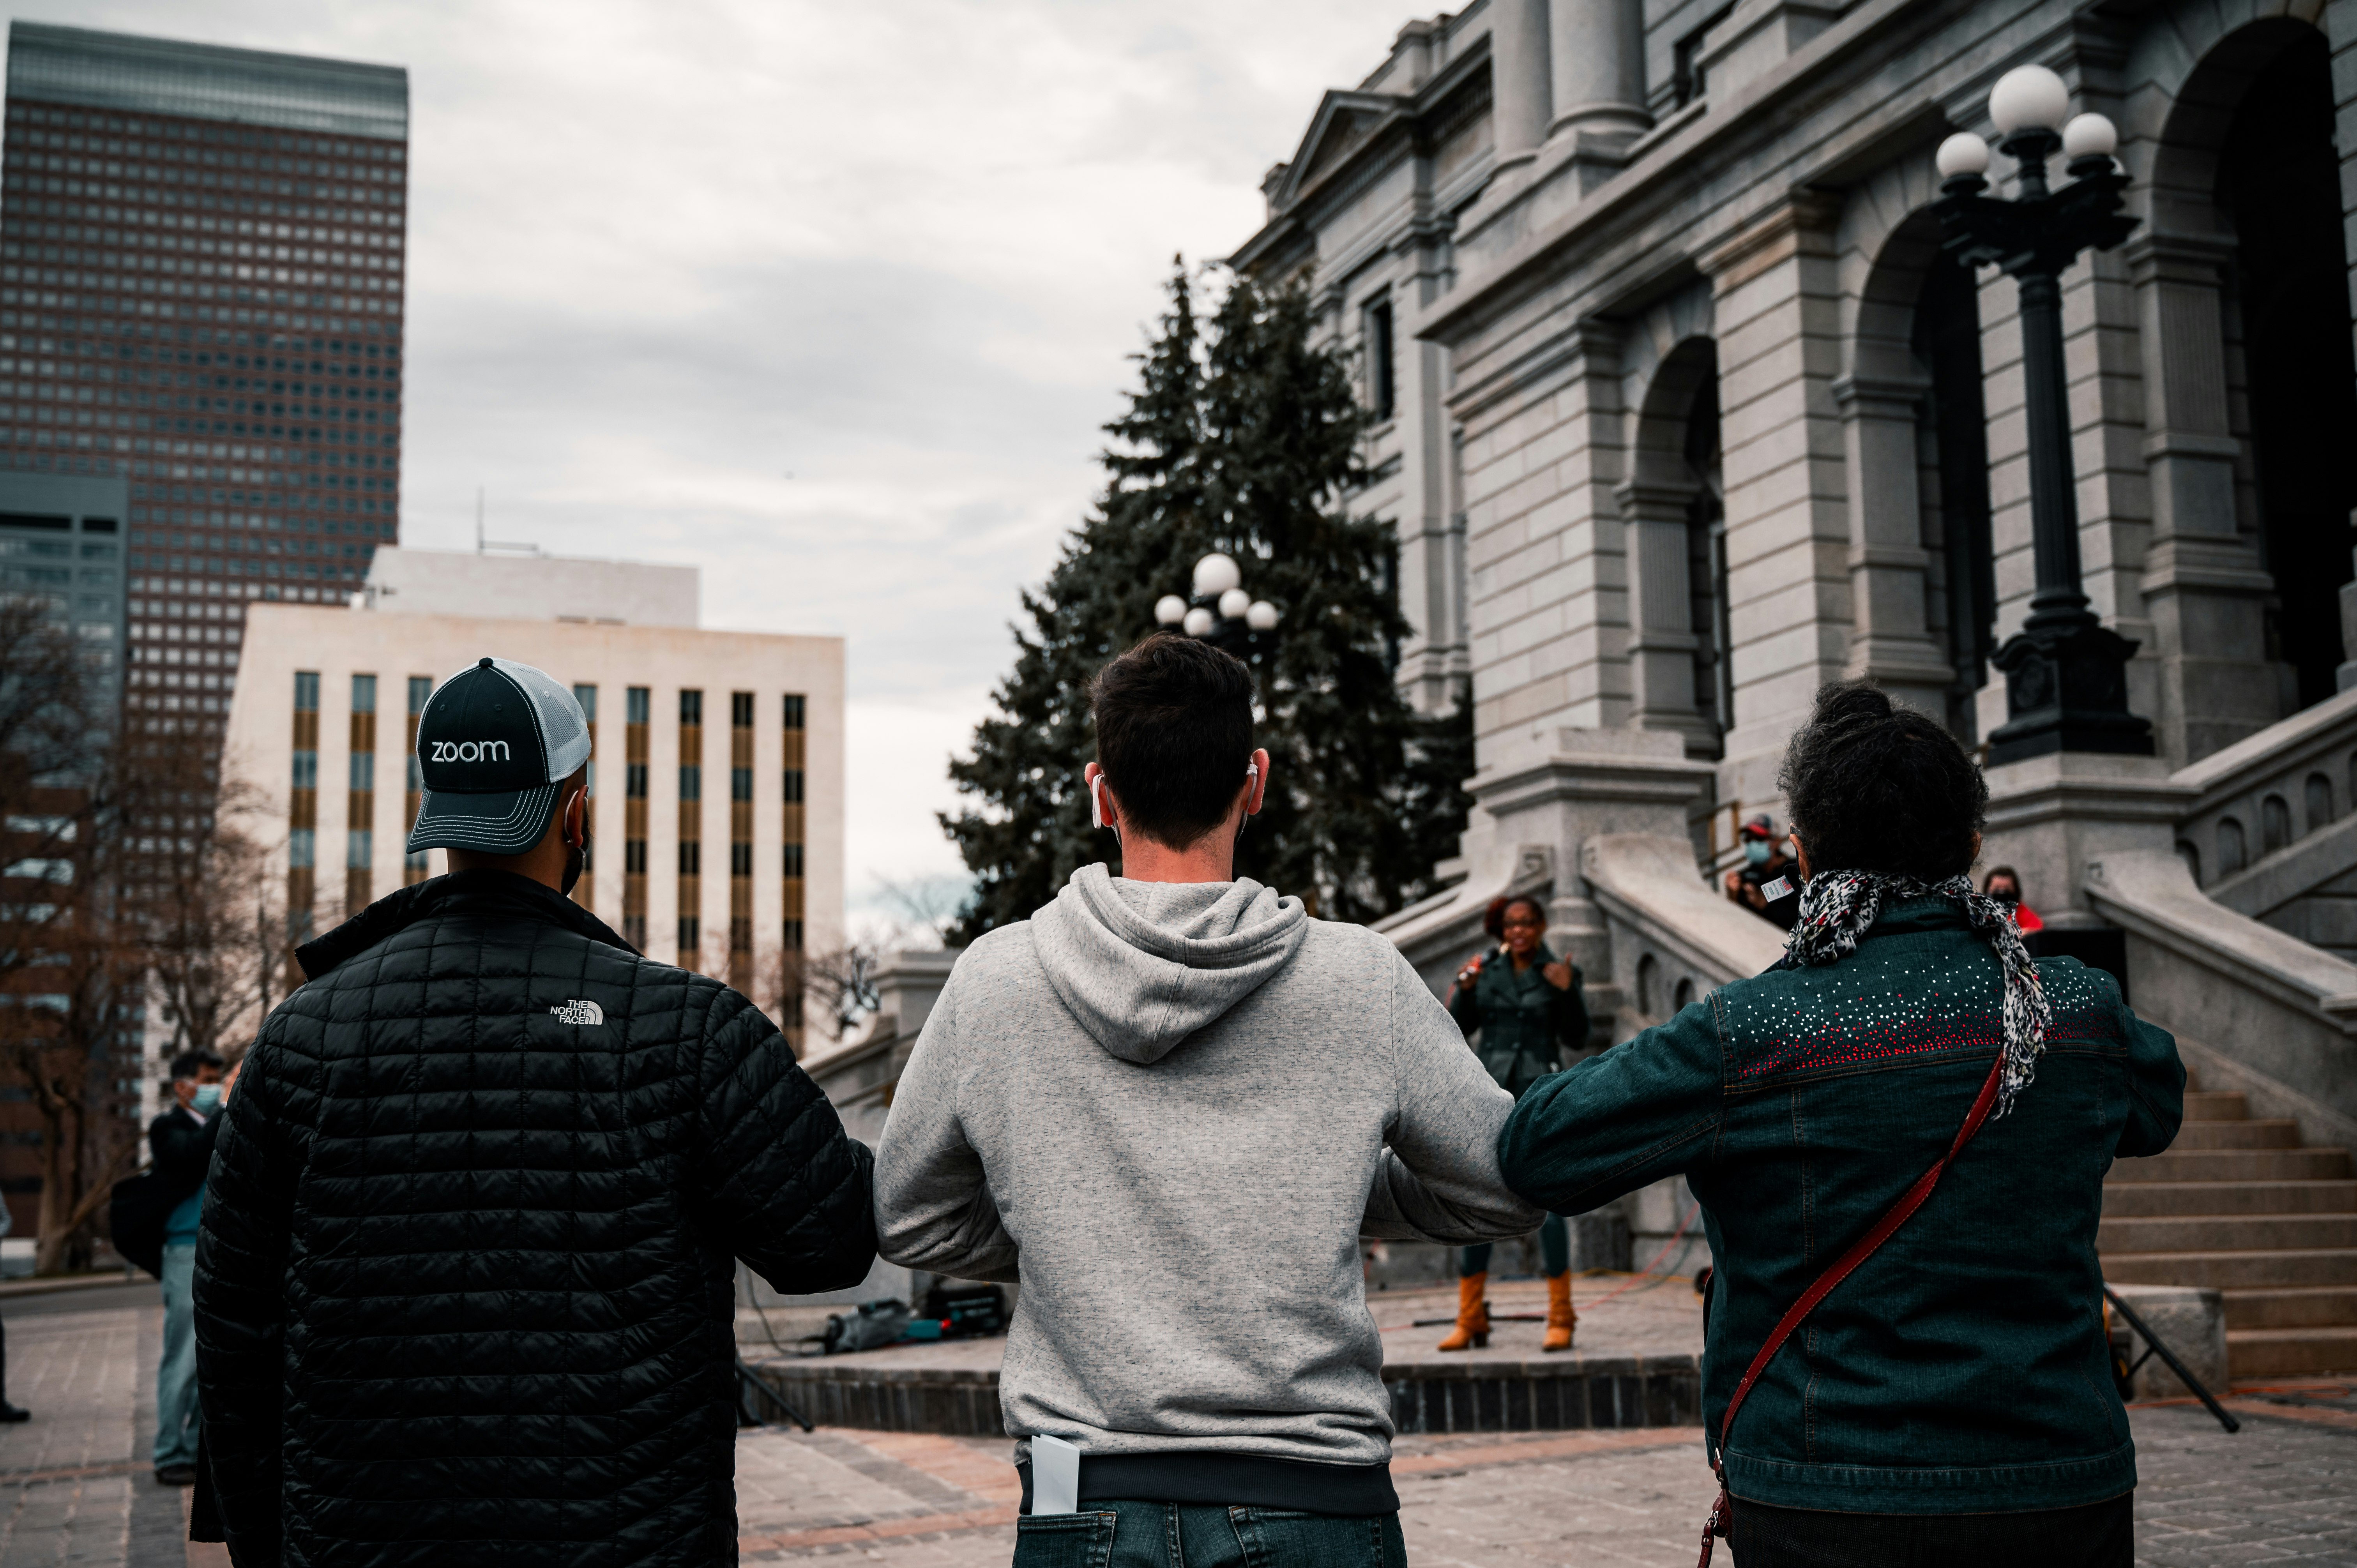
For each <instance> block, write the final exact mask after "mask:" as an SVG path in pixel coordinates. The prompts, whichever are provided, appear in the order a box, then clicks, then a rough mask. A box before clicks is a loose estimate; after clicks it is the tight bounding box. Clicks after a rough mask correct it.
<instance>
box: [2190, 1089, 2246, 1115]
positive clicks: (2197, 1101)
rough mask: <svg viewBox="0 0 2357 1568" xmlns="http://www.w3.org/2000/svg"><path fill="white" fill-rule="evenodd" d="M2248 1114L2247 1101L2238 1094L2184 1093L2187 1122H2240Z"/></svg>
mask: <svg viewBox="0 0 2357 1568" xmlns="http://www.w3.org/2000/svg"><path fill="white" fill-rule="evenodd" d="M2250 1114H2251V1107H2250V1103H2249V1101H2245V1100H2244V1098H2243V1096H2242V1095H2241V1094H2240V1093H2238V1092H2233V1091H2231V1090H2216V1091H2214V1092H2212V1091H2207V1090H2190V1089H2189V1090H2186V1091H2185V1119H2186V1120H2187V1121H2188V1122H2241V1121H2244V1120H2245V1119H2247V1118H2248V1117H2249V1115H2250Z"/></svg>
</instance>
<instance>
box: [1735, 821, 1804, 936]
mask: <svg viewBox="0 0 2357 1568" xmlns="http://www.w3.org/2000/svg"><path fill="white" fill-rule="evenodd" d="M1736 842H1737V843H1738V844H1739V845H1741V846H1742V849H1743V864H1742V865H1738V866H1737V867H1736V868H1735V869H1734V870H1732V871H1730V872H1728V873H1727V902H1729V903H1731V904H1740V905H1742V906H1743V907H1744V908H1747V909H1749V910H1750V911H1751V912H1752V913H1753V914H1755V915H1757V916H1759V917H1760V918H1761V919H1763V920H1766V921H1768V922H1769V923H1770V924H1771V925H1773V926H1774V927H1775V928H1776V929H1778V930H1780V931H1789V930H1791V929H1792V922H1793V921H1794V920H1796V919H1798V918H1800V914H1801V900H1800V897H1798V895H1799V894H1800V891H1801V868H1800V866H1799V865H1796V864H1795V863H1794V862H1793V860H1792V856H1790V855H1788V854H1785V853H1784V841H1783V840H1782V839H1780V838H1778V837H1777V836H1776V819H1775V818H1773V817H1771V816H1770V815H1768V813H1767V812H1765V811H1762V812H1760V815H1758V816H1756V817H1754V818H1752V819H1751V820H1750V821H1749V822H1746V823H1744V824H1743V827H1742V829H1741V831H1740V832H1738V833H1737V834H1736Z"/></svg>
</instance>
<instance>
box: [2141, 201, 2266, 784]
mask: <svg viewBox="0 0 2357 1568" xmlns="http://www.w3.org/2000/svg"><path fill="white" fill-rule="evenodd" d="M2233 249H2234V248H2233V242H2232V241H2229V240H2225V239H2222V238H2218V237H2215V236H2211V235H2190V234H2169V233H2158V234H2145V235H2140V236H2138V237H2137V238H2136V240H2135V241H2134V242H2132V243H2131V244H2130V246H2129V247H2128V252H2127V258H2126V259H2127V263H2128V277H2129V281H2130V282H2131V283H2133V284H2134V285H2135V286H2136V313H2137V325H2138V328H2139V333H2138V336H2139V337H2140V338H2142V339H2143V343H2142V347H2143V350H2144V394H2145V429H2146V435H2145V440H2144V458H2145V463H2146V467H2147V471H2148V472H2149V473H2150V474H2151V476H2152V544H2151V546H2150V548H2149V549H2148V550H2147V553H2146V555H2145V570H2144V576H2143V580H2142V587H2143V589H2144V596H2145V605H2146V609H2147V614H2148V615H2150V616H2151V618H2152V626H2153V640H2154V642H2155V643H2156V644H2157V646H2156V647H2155V649H2154V650H2153V651H2154V653H2155V654H2156V655H2157V656H2158V658H2159V660H2160V663H2161V670H2162V677H2161V682H2160V703H2159V706H2158V713H2157V714H2155V716H2154V723H2155V728H2156V729H2157V731H2158V735H2157V736H2156V738H2157V739H2158V742H2159V745H2160V751H2161V755H2162V756H2163V757H2168V758H2169V759H2171V760H2172V761H2174V762H2176V763H2178V764H2180V765H2181V764H2184V763H2187V762H2192V761H2196V760H2198V759H2200V758H2201V757H2207V756H2209V755H2210V754H2211V753H2212V752H2213V751H2217V750H2219V749H2221V748H2222V747H2224V746H2231V745H2233V743H2234V742H2235V741H2237V740H2240V739H2241V738H2243V736H2246V735H2249V734H2251V733H2252V732H2254V731H2255V730H2257V729H2259V728H2261V727H2263V726H2264V725H2266V723H2267V722H2268V720H2269V719H2270V718H2271V717H2272V716H2273V715H2274V714H2275V712H2276V703H2277V697H2276V672H2275V671H2274V669H2273V668H2272V667H2271V666H2270V665H2269V664H2268V663H2267V661H2266V616H2265V611H2264V608H2263V605H2264V601H2265V600H2266V596H2268V595H2270V594H2272V593H2273V592H2275V579H2274V578H2273V577H2272V576H2271V575H2269V574H2268V573H2267V571H2266V567H2265V566H2264V565H2263V564H2262V563H2261V561H2260V559H2259V549H2258V540H2257V536H2256V535H2255V534H2246V533H2243V532H2240V531H2239V529H2238V527H2237V522H2236V518H2235V510H2234V465H2235V462H2236V460H2237V459H2238V458H2239V457H2240V456H2241V454H2242V443H2241V442H2239V441H2238V440H2236V439H2235V438H2234V435H2233V426H2232V424H2231V413H2230V410H2229V407H2228V402H2227V392H2226V341H2225V328H2224V318H2223V313H2222V288H2223V281H2224V280H2223V272H2222V269H2223V268H2224V266H2225V265H2226V263H2229V262H2230V261H2231V260H2232V259H2233Z"/></svg>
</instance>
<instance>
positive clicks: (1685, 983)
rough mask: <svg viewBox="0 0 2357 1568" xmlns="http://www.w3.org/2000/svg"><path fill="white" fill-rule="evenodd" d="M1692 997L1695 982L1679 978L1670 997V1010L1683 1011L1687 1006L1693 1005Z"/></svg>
mask: <svg viewBox="0 0 2357 1568" xmlns="http://www.w3.org/2000/svg"><path fill="white" fill-rule="evenodd" d="M1694 999H1695V983H1694V982H1693V980H1691V979H1687V978H1681V979H1680V980H1679V982H1678V988H1677V991H1676V992H1675V993H1674V994H1673V995H1672V996H1671V998H1670V1010H1671V1011H1672V1012H1674V1013H1683V1012H1684V1011H1685V1010H1686V1009H1687V1008H1689V1007H1691V1006H1693V1005H1694Z"/></svg>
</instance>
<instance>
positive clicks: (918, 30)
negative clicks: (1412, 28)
mask: <svg viewBox="0 0 2357 1568" xmlns="http://www.w3.org/2000/svg"><path fill="white" fill-rule="evenodd" d="M15 14H16V15H17V16H24V17H27V19H31V20H38V21H52V22H65V23H71V24H75V25H78V26H82V27H107V28H116V29H120V30H123V31H126V32H141V33H152V34H156V35H159V36H163V37H169V38H189V39H194V40H197V41H200V42H207V43H220V44H233V45H238V46H242V47H245V48H268V49H285V50H290V51H294V52H297V53H306V54H320V55H330V56H339V57H343V58H348V59H363V60H371V61H377V62H382V63H387V64H397V65H403V66H406V67H407V68H408V69H409V73H410V105H411V109H410V113H411V144H410V145H411V148H412V153H411V156H412V176H411V179H412V183H411V187H410V204H411V205H410V211H411V220H412V221H411V229H412V232H411V244H410V254H409V280H410V294H409V318H408V345H409V363H410V369H409V375H408V377H407V381H408V388H407V392H408V404H407V410H406V413H407V421H408V434H407V439H406V450H405V452H404V459H405V464H406V472H405V474H404V481H405V482H404V506H403V516H402V520H401V521H402V539H403V542H404V543H408V544H414V545H419V546H423V547H426V548H434V547H449V548H466V547H471V544H472V541H473V536H474V509H475V491H476V487H477V486H478V485H480V486H483V487H485V488H486V489H487V490H488V492H489V497H490V502H489V516H490V533H491V536H492V537H493V538H495V539H505V540H520V541H532V542H537V543H539V544H540V545H542V546H543V547H544V548H546V549H548V550H551V551H554V552H558V553H567V554H590V555H619V556H626V557H631V558H642V559H649V560H658V561H668V562H681V563H692V564H696V565H700V566H702V567H703V568H704V605H705V624H706V625H709V626H716V627H729V628H751V629H758V630H765V631H820V632H834V633H838V634H840V635H842V636H844V637H845V638H847V639H849V652H850V699H851V719H850V727H851V735H850V778H849V781H848V782H849V789H850V844H849V869H850V883H851V886H850V888H849V892H850V893H851V895H852V897H853V901H854V905H855V908H856V907H858V906H859V905H860V904H862V903H864V902H866V897H865V896H866V895H867V894H869V893H870V891H871V889H872V887H873V884H874V879H875V878H877V876H879V875H885V876H892V877H896V878H901V879H909V878H916V877H921V876H925V875H940V874H943V873H950V872H955V871H957V870H959V866H958V862H957V857H956V855H955V854H954V852H953V851H952V850H951V849H950V847H949V846H948V844H947V843H945V842H944V841H943V840H942V837H941V835H940V832H939V831H938V829H937V828H936V827H935V826H934V824H933V822H932V819H931V811H933V810H934V809H935V808H937V807H940V806H943V805H946V804H948V803H949V801H950V800H951V799H952V795H951V792H950V790H949V788H948V786H947V783H946V781H945V780H944V778H943V772H942V769H943V767H944V764H945V761H946V758H947V757H948V755H949V753H950V752H951V750H952V748H957V747H962V746H963V745H964V743H965V740H966V738H967V736H968V735H969V734H970V732H971V730H972V726H973V725H974V721H975V719H976V718H978V717H979V716H980V715H981V714H982V713H983V711H984V709H985V704H986V703H987V695H988V690H989V687H990V685H991V683H992V682H993V681H994V680H995V679H996V677H997V676H998V675H999V674H1001V673H1002V672H1003V671H1005V670H1006V666H1007V665H1008V663H1009V661H1010V660H1011V658H1012V650H1011V645H1010V643H1009V641H1008V639H1007V636H1006V621H1007V620H1008V619H1009V618H1011V617H1012V616H1013V615H1014V613H1015V611H1016V608H1017V605H1016V592H1017V587H1018V586H1019V585H1022V584H1024V583H1028V582H1034V581H1037V580H1038V579H1039V576H1040V575H1042V574H1043V573H1044V572H1045V571H1046V569H1047V567H1048V565H1049V563H1050V561H1051V560H1052V558H1053V553H1054V550H1055V546H1056V542H1057V540H1058V539H1059V537H1060V535H1061V534H1062V532H1064V530H1066V529H1067V528H1069V527H1070V526H1071V524H1072V523H1073V522H1074V521H1076V520H1077V519H1078V518H1079V517H1080V515H1081V513H1082V510H1083V509H1084V507H1085V506H1086V504H1087V502H1088V499H1089V498H1090V495H1091V493H1092V490H1093V489H1095V487H1096V485H1097V482H1098V480H1097V474H1096V470H1095V467H1094V465H1093V458H1094V456H1095V454H1096V452H1097V450H1098V449H1099V446H1100V445H1101V443H1102V436H1101V435H1100V433H1099V431H1098V429H1097V426H1098V425H1099V424H1101V423H1102V422H1103V420H1105V419H1106V418H1107V417H1109V416H1110V415H1111V414H1112V413H1114V410H1115V408H1116V405H1117V397H1118V394H1119V392H1120V391H1121V389H1122V388H1123V387H1124V386H1125V385H1126V384H1127V382H1128V380H1129V377H1130V373H1131V367H1130V366H1129V364H1128V363H1127V361H1126V360H1125V356H1126V355H1128V354H1130V353H1132V352H1134V351H1135V349H1136V348H1137V347H1138V344H1139V341H1140V332H1141V328H1142V327H1143V325H1144V324H1145V323H1146V321H1148V320H1149V319H1150V318H1151V317H1152V316H1153V315H1154V314H1155V312H1156V310H1157V306H1158V302H1159V296H1158V290H1159V288H1160V286H1161V284H1162V281H1163V278H1164V276H1165V274H1167V272H1168V262H1169V258H1170V256H1171V254H1172V253H1173V252H1185V253H1186V254H1187V256H1188V257H1189V260H1190V261H1193V260H1197V259H1200V258H1209V257H1217V256H1220V255H1222V254H1224V253H1226V252H1229V251H1231V250H1232V249H1233V248H1234V247H1235V246H1236V245H1237V244H1238V243H1240V242H1242V241H1243V239H1245V238H1246V237H1247V236H1248V235H1250V234H1251V232H1252V231H1253V230H1254V228H1255V227H1256V226H1257V224H1258V223H1259V221H1260V218H1261V213H1262V205H1261V197H1260V192H1259V184H1260V177H1261V175H1262V173H1263V172H1264V171H1265V169H1266V168H1267V166H1269V165H1270V164H1271V163H1273V162H1275V161H1276V160H1277V159H1279V158H1284V157H1288V156H1291V155H1292V152H1293V148H1294V144H1295V143H1296V142H1297V139H1298V138H1299V137H1300V135H1301V134H1302V132H1303V130H1304V129H1305V127H1306V126H1307V124H1308V118H1309V115H1310V113H1312V112H1313V111H1314V110H1315V108H1316V106H1317V102H1318V94H1319V93H1320V92H1321V91H1323V90H1324V89H1325V88H1327V87H1329V86H1335V85H1343V84H1347V83H1349V82H1354V81H1357V80H1358V79H1359V78H1360V77H1361V76H1362V75H1364V74H1365V72H1366V71H1367V70H1371V69H1372V68H1373V66H1374V65H1375V64H1377V63H1378V62H1379V61H1380V59H1382V56H1383V51H1384V49H1385V48H1387V47H1388V45H1389V43H1390V40H1391V38H1392V35H1393V34H1394V32H1395V31H1396V30H1397V28H1398V27H1399V26H1400V24H1401V23H1403V22H1405V20H1406V19H1407V18H1408V17H1409V16H1411V15H1414V14H1415V13H1414V12H1412V11H1410V10H1408V9H1406V8H1405V6H1403V5H1398V4H1396V3H1394V4H1382V3H1378V0H1284V3H1282V4H1277V5H1269V4H1267V3H1265V0H1187V3H1185V4H1179V3H1175V0H1121V3H1104V0H1099V3H1085V0H852V3H842V4H834V5H811V4H802V3H793V0H790V3H785V4H779V3H774V0H772V3H769V4H761V3H755V0H667V3H665V4H662V5H655V4H637V5H619V4H609V3H604V0H562V3H558V0H468V3H467V4H465V5H457V4H423V3H417V0H368V3H366V4H358V3H340V0H303V3H301V4H294V3H281V0H208V3H202V4H190V3H189V0H169V3H165V0H76V3H71V4H55V3H52V4H48V5H32V6H30V7H28V8H26V9H21V10H19V11H17V12H16V13H15ZM790 475H791V478H789V476H790Z"/></svg>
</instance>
